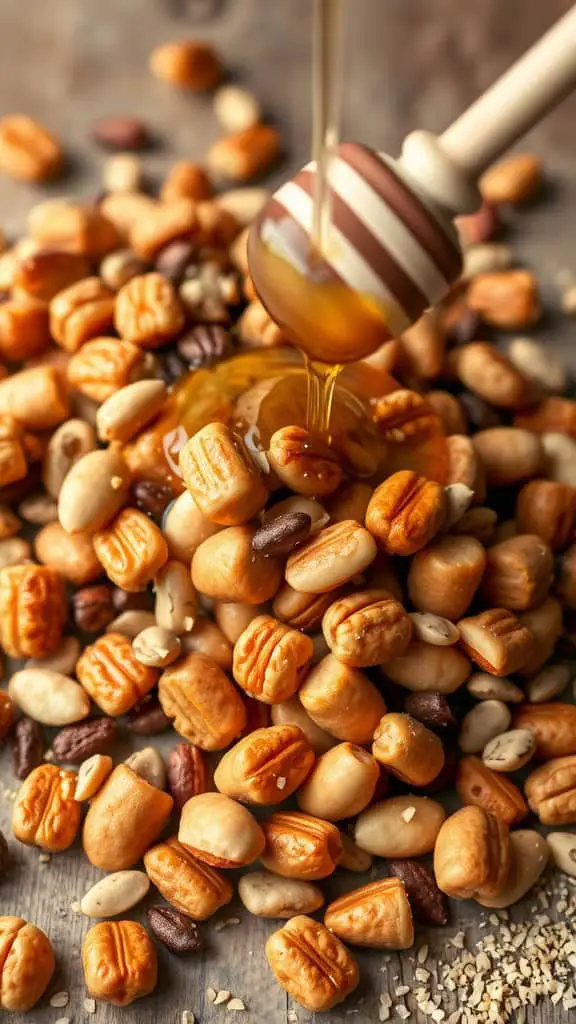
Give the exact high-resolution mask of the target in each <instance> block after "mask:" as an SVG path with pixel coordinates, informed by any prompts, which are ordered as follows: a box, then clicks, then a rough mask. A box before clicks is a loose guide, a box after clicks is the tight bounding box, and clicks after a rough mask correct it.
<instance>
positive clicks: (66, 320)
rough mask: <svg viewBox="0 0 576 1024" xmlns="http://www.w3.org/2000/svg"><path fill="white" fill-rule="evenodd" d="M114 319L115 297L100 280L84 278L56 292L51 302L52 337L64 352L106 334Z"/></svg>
mask: <svg viewBox="0 0 576 1024" xmlns="http://www.w3.org/2000/svg"><path fill="white" fill-rule="evenodd" d="M113 319H114V296H113V294H112V292H111V291H109V289H108V288H106V287H105V285H103V284H102V281H101V280H100V278H99V277H86V278H84V280H82V281H77V282H76V284H72V285H70V287H68V288H65V289H64V290H63V291H61V292H58V294H57V295H55V296H54V298H53V299H52V301H51V302H50V331H51V334H52V337H53V338H54V340H55V341H57V342H58V344H59V345H61V346H62V348H64V349H66V351H67V352H77V351H78V349H80V348H81V347H82V345H84V344H85V342H87V341H90V340H91V339H92V338H96V337H98V336H99V335H102V334H106V333H107V331H109V330H110V328H111V327H112V323H113Z"/></svg>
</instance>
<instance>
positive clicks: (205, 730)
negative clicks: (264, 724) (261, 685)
mask: <svg viewBox="0 0 576 1024" xmlns="http://www.w3.org/2000/svg"><path fill="white" fill-rule="evenodd" d="M158 696H159V698H160V703H161V705H162V708H163V711H164V713H165V714H166V715H168V717H169V718H173V719H174V728H175V729H176V732H178V733H180V735H181V736H184V737H185V739H187V740H189V741H190V742H191V743H194V744H195V745H196V746H199V747H201V748H202V750H222V749H223V748H224V747H227V746H228V744H229V743H231V742H232V740H234V739H236V737H237V736H238V735H239V734H240V732H241V731H242V729H243V728H244V727H245V725H246V711H245V708H244V704H243V702H242V698H241V696H240V693H239V691H238V690H237V689H236V688H235V686H234V685H233V683H231V682H230V680H229V679H228V677H227V676H226V675H225V674H224V672H223V671H222V669H221V668H220V666H219V665H218V664H217V663H216V662H215V661H214V660H213V659H212V658H209V657H208V656H207V655H205V654H199V653H192V654H188V655H186V657H185V658H182V659H181V660H180V661H179V662H177V663H176V664H175V665H172V666H170V667H169V668H167V669H165V670H164V672H163V673H162V675H161V676H160V681H159V684H158Z"/></svg>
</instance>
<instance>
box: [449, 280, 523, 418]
mask: <svg viewBox="0 0 576 1024" xmlns="http://www.w3.org/2000/svg"><path fill="white" fill-rule="evenodd" d="M466 303H467V305H468V306H469V307H470V309H472V310H474V311H475V312H476V313H480V315H481V316H482V319H483V320H485V321H486V323H487V324H490V325H491V326H492V327H502V328H503V329H504V330H514V329H516V328H519V327H526V326H527V325H529V324H534V323H536V321H537V320H538V319H539V318H540V313H541V306H540V298H539V295H538V284H537V281H536V278H535V276H534V274H532V273H530V271H529V270H502V271H492V272H490V273H484V274H477V275H476V276H475V277H474V278H473V279H472V281H471V282H470V285H469V287H468V291H467V293H466ZM477 344H483V343H482V342H478V343H477ZM468 347H469V346H468V345H462V346H461V347H460V349H459V350H458V351H463V350H464V349H466V348H468ZM493 351H494V353H495V355H496V356H497V357H499V358H501V359H502V360H503V365H504V361H505V363H508V360H507V359H505V357H504V356H502V355H501V354H500V353H499V352H497V351H496V350H495V349H493ZM507 369H508V367H507ZM489 372H490V371H489V368H488V366H485V367H484V371H483V373H484V381H483V386H484V382H485V381H486V379H487V377H488V374H489ZM504 372H505V371H504ZM504 372H503V373H502V376H504ZM465 383H467V381H465ZM500 383H502V381H500ZM468 386H469V385H468ZM525 397H526V396H524V401H523V402H522V401H520V402H517V403H516V404H514V405H508V406H506V408H518V407H519V406H522V404H526V402H525ZM492 402H493V404H494V405H496V404H498V403H497V402H496V401H495V400H494V398H492Z"/></svg>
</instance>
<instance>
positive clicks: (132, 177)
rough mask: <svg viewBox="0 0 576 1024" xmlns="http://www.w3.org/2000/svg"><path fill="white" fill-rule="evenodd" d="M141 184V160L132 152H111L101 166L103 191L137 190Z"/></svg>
mask: <svg viewBox="0 0 576 1024" xmlns="http://www.w3.org/2000/svg"><path fill="white" fill-rule="evenodd" d="M141 184H142V162H141V160H140V159H139V157H137V156H136V155H135V154H134V153H112V154H111V155H110V156H109V157H107V158H106V160H105V161H104V166H103V168H102V190H103V191H104V192H138V191H139V189H140V186H141Z"/></svg>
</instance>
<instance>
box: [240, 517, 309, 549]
mask: <svg viewBox="0 0 576 1024" xmlns="http://www.w3.org/2000/svg"><path fill="white" fill-rule="evenodd" d="M311 526H312V519H311V518H310V516H308V515H306V513H305V512H287V513H285V514H284V515H279V516H276V518H275V519H270V521H269V522H267V523H264V525H263V526H261V527H260V529H259V530H256V533H255V534H254V536H253V538H252V547H253V549H254V551H260V552H261V553H262V554H264V555H288V554H290V552H291V551H292V550H293V548H295V547H296V545H297V544H300V543H301V542H302V541H303V540H306V537H307V536H308V534H309V533H310V528H311Z"/></svg>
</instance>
